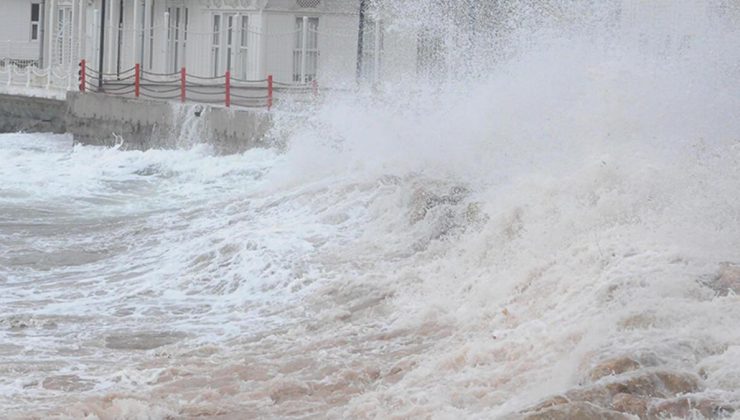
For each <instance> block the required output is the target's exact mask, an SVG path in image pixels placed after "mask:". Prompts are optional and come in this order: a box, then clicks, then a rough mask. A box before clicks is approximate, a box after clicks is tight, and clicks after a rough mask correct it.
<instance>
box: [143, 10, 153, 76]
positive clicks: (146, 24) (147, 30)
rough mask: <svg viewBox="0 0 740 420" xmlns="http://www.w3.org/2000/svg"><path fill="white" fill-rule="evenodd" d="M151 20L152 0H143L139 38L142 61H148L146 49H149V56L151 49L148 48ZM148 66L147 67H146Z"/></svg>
mask: <svg viewBox="0 0 740 420" xmlns="http://www.w3.org/2000/svg"><path fill="white" fill-rule="evenodd" d="M151 20H152V0H146V1H145V2H144V26H143V27H142V31H143V33H142V35H141V39H142V42H143V43H144V44H143V47H144V49H143V50H142V56H143V57H144V59H143V60H142V61H144V62H148V60H147V51H149V55H150V56H151V54H152V51H151V48H149V44H150V42H149V39H150V38H151V36H152V26H150V22H151ZM141 66H142V68H144V67H145V66H144V63H141ZM147 68H149V67H147Z"/></svg>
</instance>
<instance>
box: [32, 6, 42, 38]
mask: <svg viewBox="0 0 740 420" xmlns="http://www.w3.org/2000/svg"><path fill="white" fill-rule="evenodd" d="M40 18H41V5H40V4H39V3H31V41H38V39H39V20H40Z"/></svg>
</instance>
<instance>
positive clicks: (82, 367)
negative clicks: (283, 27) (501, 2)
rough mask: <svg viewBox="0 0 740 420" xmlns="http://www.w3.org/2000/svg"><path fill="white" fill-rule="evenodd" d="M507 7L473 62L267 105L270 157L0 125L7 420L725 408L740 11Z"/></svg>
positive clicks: (736, 277)
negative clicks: (609, 21)
mask: <svg viewBox="0 0 740 420" xmlns="http://www.w3.org/2000/svg"><path fill="white" fill-rule="evenodd" d="M635 3H637V2H635ZM512 4H513V5H514V6H512V8H513V9H514V11H512V12H511V16H512V20H511V22H513V23H512V25H511V27H512V28H514V29H511V30H510V31H509V32H507V35H506V36H507V37H508V38H507V40H508V41H507V42H509V43H510V44H511V45H513V46H514V47H516V48H513V47H512V48H510V49H509V50H507V51H506V53H505V54H504V56H498V57H490V56H488V55H485V54H481V56H471V57H470V61H471V62H475V66H474V68H475V69H478V70H480V69H486V70H485V71H481V72H478V74H471V73H468V75H466V79H465V80H464V81H462V80H458V81H447V82H445V83H441V84H438V85H436V86H434V87H432V88H430V87H429V86H428V85H427V84H425V83H424V82H419V83H414V84H407V83H404V84H401V85H395V86H394V85H392V84H390V83H388V84H386V85H384V86H382V87H380V88H379V89H378V90H377V91H376V92H374V93H372V94H368V95H363V96H359V97H358V96H352V97H349V96H343V95H339V94H337V95H330V96H329V97H327V98H326V100H325V102H324V103H323V104H322V105H320V106H318V107H317V108H316V109H314V110H312V111H311V112H310V113H303V114H301V115H299V116H296V115H295V114H288V113H286V114H283V115H281V114H278V115H276V124H277V127H276V132H280V133H288V134H287V139H288V140H287V146H286V147H285V148H284V150H283V149H280V150H278V149H277V148H276V149H274V150H272V149H270V150H257V149H255V150H251V151H248V152H245V153H243V154H240V155H231V156H217V155H215V154H214V153H212V151H211V150H210V149H209V148H208V147H207V146H197V147H195V148H192V149H189V150H149V151H146V152H138V151H121V150H118V149H116V148H113V149H106V148H97V147H82V146H72V145H71V139H70V138H69V137H68V136H51V135H30V134H7V135H2V136H0V163H1V164H0V180H2V182H0V209H1V210H2V211H0V291H2V293H0V372H2V375H0V390H1V392H0V407H2V411H3V412H5V413H7V416H8V417H11V418H28V417H31V418H33V417H39V418H47V417H50V416H57V417H60V418H80V417H85V416H87V418H101V419H123V418H151V419H165V418H195V417H201V418H203V417H205V418H209V417H215V418H261V417H310V416H316V417H329V418H368V417H369V418H388V417H390V418H409V417H410V418H417V417H419V418H427V417H432V418H463V417H467V418H498V417H503V416H514V417H516V416H536V415H537V413H538V412H537V411H536V410H535V409H533V408H532V407H533V406H534V405H535V404H537V403H539V402H541V401H542V400H545V399H548V398H550V397H552V396H554V395H561V396H564V397H565V399H566V400H569V401H570V403H566V402H562V403H561V404H560V405H557V404H555V402H551V403H550V404H553V406H554V407H555V408H557V407H560V406H568V405H569V404H570V405H571V406H573V404H575V402H578V401H588V402H589V403H592V404H593V406H589V407H591V408H589V409H593V410H595V409H596V408H594V407H598V409H599V410H604V411H603V412H600V413H601V414H600V415H603V416H606V414H604V413H606V412H607V411H606V410H616V411H621V412H628V413H629V412H632V413H638V414H640V415H643V414H644V415H645V416H646V415H648V414H646V413H648V412H649V413H653V414H656V413H658V414H663V415H675V416H677V417H682V416H694V417H697V418H701V417H712V416H715V417H722V416H732V415H733V413H734V412H736V410H737V411H740V392H739V391H738V389H740V330H738V328H737V325H738V322H739V321H740V305H738V297H737V293H740V268H738V264H740V194H738V188H739V187H740V95H738V93H740V66H739V65H738V63H740V56H739V55H740V34H739V33H738V30H737V29H736V28H737V25H733V23H736V22H737V20H733V19H736V18H737V16H740V15H733V14H732V13H734V12H733V10H734V9H727V10H726V9H723V8H722V7H720V6H722V5H727V4H730V5H731V4H732V3H722V2H716V3H711V5H712V7H709V6H707V8H706V10H709V12H707V13H706V16H705V17H706V21H703V20H700V19H698V18H697V17H696V15H695V14H693V13H688V15H689V16H692V19H695V21H693V25H686V26H681V25H679V24H678V23H676V24H672V25H669V26H668V28H669V29H670V30H671V31H676V33H677V34H679V35H686V34H688V36H687V37H684V36H679V37H676V36H675V35H676V34H675V33H674V34H671V35H672V36H671V37H668V38H666V37H665V35H666V33H667V32H666V29H665V28H664V27H661V26H660V25H656V24H655V22H657V20H656V19H654V18H648V17H645V16H646V15H644V14H640V13H637V16H642V17H645V19H646V20H647V23H641V22H640V21H639V19H637V18H635V17H629V16H630V15H629V13H628V12H630V11H629V9H624V10H623V11H622V15H623V16H628V17H629V20H627V22H628V23H630V24H622V25H613V26H609V27H607V28H606V29H604V28H602V26H601V25H599V22H601V21H600V20H599V19H602V18H603V16H612V15H613V14H612V13H611V10H613V9H607V10H606V11H604V10H602V9H599V13H596V12H594V11H593V10H591V11H589V12H588V13H585V12H584V13H581V14H579V13H576V12H578V11H579V10H574V9H569V8H568V7H565V6H563V4H562V3H559V2H552V3H548V4H549V5H550V9H547V10H550V11H549V12H548V13H550V15H557V16H559V18H558V19H556V20H555V22H546V21H543V18H542V16H541V15H538V14H534V15H533V14H531V13H530V14H527V13H524V12H526V11H527V10H528V9H525V8H524V6H522V5H518V6H517V3H515V2H513V3H512ZM543 4H544V3H543ZM628 4H629V3H628ZM676 4H678V5H681V6H683V7H690V6H691V4H696V3H694V2H692V3H688V2H677V3H676ZM708 4H709V3H708ZM553 5H554V6H553ZM555 6H558V7H555ZM715 6H716V7H715ZM407 7H409V8H411V7H416V4H415V2H409V3H408V4H407ZM553 7H555V9H553ZM569 7H570V6H569ZM553 10H556V11H557V12H558V13H554V12H553ZM671 10H674V11H675V10H678V11H679V12H680V11H681V10H685V9H683V8H680V7H679V8H678V9H671ZM702 10H704V9H702ZM718 10H719V11H718ZM581 11H582V10H581ZM396 12H398V11H396ZM538 12H541V11H540V10H538ZM633 12H634V11H633ZM659 12H660V11H659ZM710 12H711V13H710ZM635 13H636V12H635ZM660 13H663V12H660ZM676 13H678V12H675V13H674V14H672V15H669V18H670V19H667V20H666V21H675V22H679V23H680V22H682V21H681V20H678V19H676V16H677V14H676ZM712 13H714V14H712ZM400 15H403V14H402V13H401V14H400ZM550 15H548V16H550ZM678 15H680V16H683V15H681V14H680V13H678ZM584 16H586V17H584ZM589 16H590V17H591V18H588V17H589ZM713 16H714V17H713ZM733 16H735V18H733ZM515 18H516V19H515ZM575 18H577V19H575ZM517 19H519V20H517ZM574 19H575V20H576V23H577V25H576V24H575V23H574ZM530 20H531V21H532V22H534V23H531V22H529V21H530ZM545 20H546V19H545ZM522 22H524V23H522ZM528 22H529V23H528ZM534 24H536V25H537V28H539V30H538V31H533V30H532V25H534ZM397 25H398V28H397V30H399V31H400V30H404V22H403V21H399V22H397ZM558 25H560V26H558ZM574 27H577V28H580V29H578V30H574V29H573V28H574ZM648 27H650V28H652V29H650V28H648ZM563 28H566V29H567V30H565V29H563ZM500 38H501V37H499V38H498V39H499V41H497V42H500ZM666 39H668V40H670V42H668V41H666ZM677 39H678V40H679V41H680V42H679V41H675V40H677ZM483 50H485V49H483ZM486 54H487V53H486ZM489 59H490V62H486V60H489ZM463 64H464V65H465V66H468V64H469V63H462V64H461V65H463ZM488 65H490V67H487V66H488ZM192 135H193V134H192V133H190V132H189V134H188V136H192ZM610 363H611V364H610ZM612 373H613V374H614V375H611V374H612ZM650 375H653V376H650ZM655 375H657V376H655ZM654 377H655V378H658V379H655V380H660V381H661V382H660V384H659V385H660V386H656V385H654V383H653V382H651V384H652V385H650V386H652V387H653V388H654V389H653V388H650V389H651V390H650V391H649V392H648V391H645V392H643V391H644V390H645V388H644V384H645V382H644V381H645V378H654ZM650 380H651V381H653V379H650ZM640 381H642V382H640ZM641 387H642V388H641ZM615 390H616V391H615ZM579 396H580V397H579ZM629 398H633V399H634V400H635V401H637V402H638V403H641V402H644V404H646V406H645V407H644V412H641V411H640V410H641V409H640V408H639V407H637V408H635V409H634V410H632V409H624V407H622V408H620V404H622V403H623V402H624V401H627V400H628V399H629ZM680 398H684V399H690V401H692V403H694V406H693V408H692V407H689V409H688V410H685V412H680V411H675V409H676V404H678V403H677V401H678V400H677V399H680ZM671 402H673V403H675V404H674V406H669V405H666V404H668V403H671ZM702 404H703V405H702ZM622 405H624V404H622ZM543 407H544V406H543ZM661 407H663V408H661ZM671 407H673V409H674V411H670V410H671ZM706 407H709V409H705V408H706ZM540 408H542V407H540ZM571 408H572V407H571ZM542 409H544V410H547V409H548V408H547V407H544V408H542ZM630 410H632V411H630ZM635 410H636V411H635ZM661 410H663V411H661ZM702 410H703V411H702ZM707 410H708V411H707ZM533 413H534V414H533ZM539 413H542V412H541V411H540V412H539ZM548 413H549V414H548ZM571 413H572V412H571ZM666 413H667V414H666ZM541 415H542V416H544V417H532V418H548V415H549V416H550V418H554V416H555V415H554V414H553V412H546V413H545V414H541ZM656 415H657V414H656ZM734 415H735V416H736V417H737V414H734ZM592 417H593V416H592Z"/></svg>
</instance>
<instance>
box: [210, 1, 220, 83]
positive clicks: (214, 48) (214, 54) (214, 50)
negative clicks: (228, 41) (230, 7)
mask: <svg viewBox="0 0 740 420" xmlns="http://www.w3.org/2000/svg"><path fill="white" fill-rule="evenodd" d="M220 49H221V15H213V39H212V40H211V63H212V65H213V77H217V76H219V73H220V69H219V61H220V55H219V52H220Z"/></svg>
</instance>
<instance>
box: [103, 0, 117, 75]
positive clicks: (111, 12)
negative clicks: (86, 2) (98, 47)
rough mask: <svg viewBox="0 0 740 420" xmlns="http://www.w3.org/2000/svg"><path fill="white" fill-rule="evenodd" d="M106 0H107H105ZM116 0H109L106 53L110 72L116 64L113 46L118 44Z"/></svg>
mask: <svg viewBox="0 0 740 420" xmlns="http://www.w3.org/2000/svg"><path fill="white" fill-rule="evenodd" d="M103 1H106V0H103ZM114 6H115V4H114V2H113V0H108V33H107V34H106V36H107V37H108V47H107V48H106V53H107V54H108V69H107V71H108V72H110V73H113V69H114V64H113V59H114V58H115V54H113V48H114V46H115V45H116V44H115V42H114V39H113V38H115V36H116V34H117V33H118V30H117V26H115V19H114V17H115V14H116V13H115V12H116V11H115V9H114Z"/></svg>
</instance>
